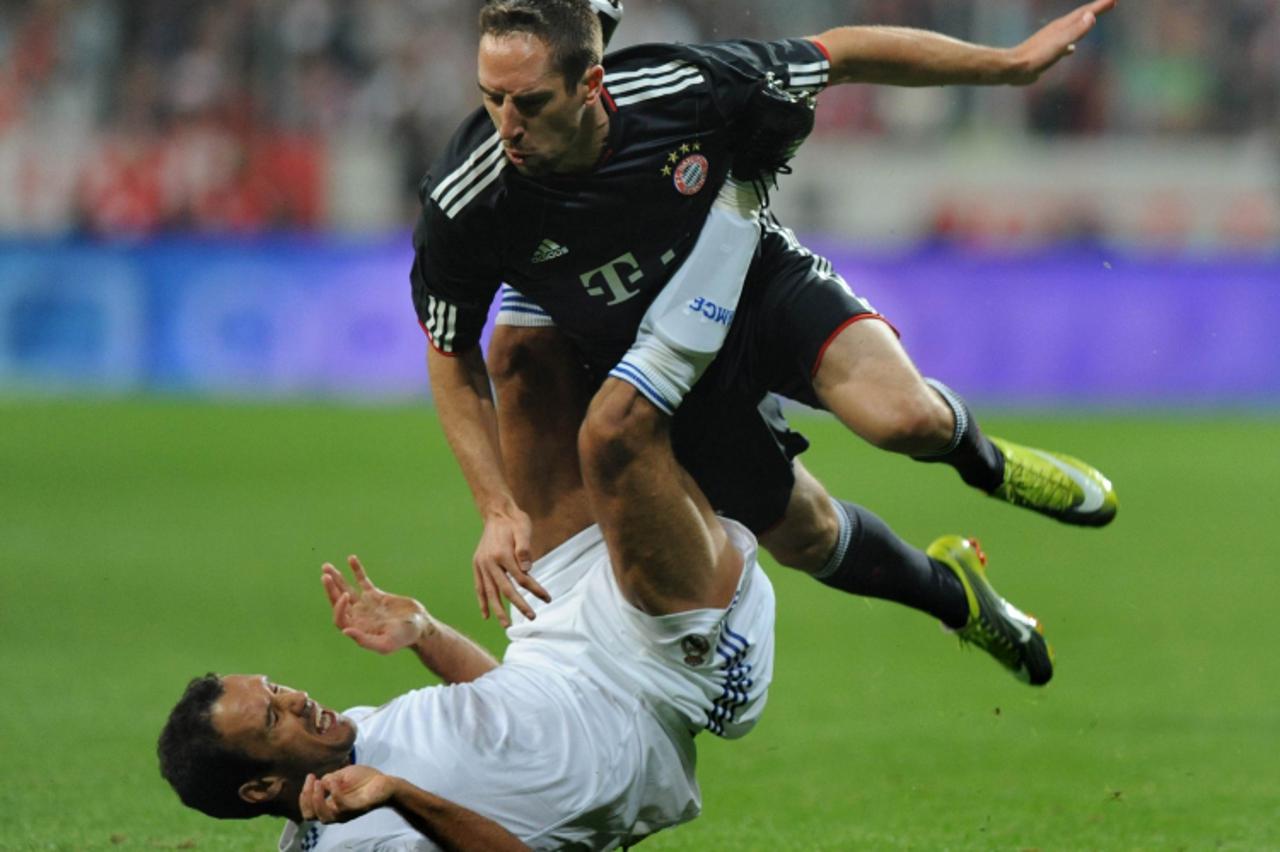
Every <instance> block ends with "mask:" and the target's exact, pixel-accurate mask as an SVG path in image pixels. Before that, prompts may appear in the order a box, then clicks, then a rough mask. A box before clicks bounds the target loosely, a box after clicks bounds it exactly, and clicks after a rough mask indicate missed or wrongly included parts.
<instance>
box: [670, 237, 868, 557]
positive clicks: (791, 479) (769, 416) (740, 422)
mask: <svg viewBox="0 0 1280 852" xmlns="http://www.w3.org/2000/svg"><path fill="white" fill-rule="evenodd" d="M875 315H876V314H875V311H874V310H873V309H872V308H871V306H870V305H869V304H867V303H866V302H865V301H864V300H862V299H860V298H859V297H857V296H855V295H854V294H853V292H852V291H851V290H850V289H849V286H848V285H847V284H846V283H845V282H844V279H842V278H841V277H840V276H839V275H837V274H836V273H835V271H834V270H833V269H832V267H831V264H830V263H829V262H828V261H827V260H826V259H825V258H822V257H818V256H817V255H814V254H813V253H811V252H810V251H808V250H807V249H805V248H803V247H802V246H801V245H800V244H799V243H798V242H797V241H796V239H795V237H794V235H792V234H791V232H790V231H787V230H785V229H782V228H780V227H777V226H773V227H770V228H768V229H767V230H766V231H765V234H764V237H763V239H762V240H761V245H760V249H759V252H758V254H757V256H756V259H755V261H754V262H753V263H752V265H751V268H750V270H749V271H748V273H747V280H746V283H745V286H744V288H743V294H742V299H741V301H740V302H739V305H738V312H737V314H736V316H735V317H734V321H733V327H732V328H731V329H730V331H729V337H728V339H727V340H726V341H725V345H724V348H723V349H722V350H721V351H720V355H719V356H717V358H716V360H715V362H714V363H713V364H712V365H711V367H710V368H708V370H707V372H706V374H705V375H704V376H703V377H702V379H701V380H700V381H699V382H698V384H697V385H696V386H695V387H694V389H693V390H692V391H691V392H690V393H689V395H688V396H687V397H686V398H685V400H684V402H683V403H682V404H681V406H680V408H679V409H677V410H676V414H675V419H674V421H673V423H672V433H671V438H672V445H673V448H674V449H675V454H676V458H677V459H678V460H679V461H680V463H681V465H683V466H684V468H685V469H686V470H688V471H689V473H690V474H692V475H693V478H694V479H695V480H696V481H697V482H698V484H699V485H700V486H701V487H702V490H703V491H704V492H706V495H707V498H708V499H709V500H710V501H711V504H712V506H714V507H715V508H716V510H717V511H718V512H721V513H723V514H725V515H728V516H729V517H731V518H733V519H735V520H737V521H739V522H741V523H743V524H745V525H746V526H747V527H749V528H751V530H752V531H754V532H757V533H759V532H763V531H764V530H767V529H769V528H770V527H772V526H773V525H775V524H776V523H777V522H778V521H780V520H781V519H782V515H783V513H784V512H785V511H786V508H787V502H788V501H789V500H790V499H791V490H792V488H793V487H794V485H795V473H794V472H793V470H792V460H793V459H794V458H795V457H796V456H797V455H799V454H800V453H802V452H804V451H805V450H806V449H807V448H808V446H809V442H808V441H807V440H805V438H804V436H803V435H801V434H800V433H799V432H796V431H794V430H792V429H791V428H790V426H789V425H788V424H787V421H786V418H785V417H784V416H783V412H782V408H781V406H780V405H779V403H778V401H777V400H776V399H775V398H774V397H773V396H771V394H779V395H782V396H785V397H788V398H790V399H794V400H797V401H799V402H803V403H805V404H807V405H810V406H813V407H817V408H820V407H821V403H820V402H819V401H818V398H817V395H816V394H815V393H814V391H813V376H814V373H816V371H817V368H818V366H819V364H820V363H821V358H822V355H823V353H824V352H825V350H826V347H827V346H828V344H830V342H831V341H832V340H833V339H834V338H835V336H836V335H837V334H838V333H839V332H840V331H841V330H842V329H844V328H845V327H846V326H848V325H849V324H850V323H852V322H856V321H857V320H858V319H860V318H864V317H867V316H875Z"/></svg>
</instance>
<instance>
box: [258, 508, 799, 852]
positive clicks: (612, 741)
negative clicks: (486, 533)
mask: <svg viewBox="0 0 1280 852" xmlns="http://www.w3.org/2000/svg"><path fill="white" fill-rule="evenodd" d="M724 523H725V527H726V529H727V530H728V532H729V535H730V538H731V539H732V541H733V542H734V544H735V546H736V547H737V548H738V549H739V550H740V551H741V552H742V554H743V557H744V567H743V573H742V578H741V580H740V581H739V584H738V590H737V593H736V594H735V596H734V600H733V603H732V604H731V605H730V606H729V607H728V608H727V609H704V610H694V611H690V612H684V613H679V614H676V615H668V616H660V617H653V616H648V615H645V614H644V613H642V612H640V611H639V610H637V609H635V608H634V607H633V606H631V605H630V604H629V603H628V602H627V601H626V600H625V599H624V598H623V596H622V594H621V591H620V590H619V588H618V585H617V582H616V580H615V578H614V574H613V570H612V568H611V566H610V564H609V558H608V553H607V550H606V548H605V545H604V539H603V537H602V536H601V534H600V530H599V528H597V527H590V528H588V529H586V530H584V531H583V532H581V533H579V534H578V535H577V536H575V537H573V538H572V539H570V540H569V541H567V542H565V543H564V544H563V545H561V546H560V547H558V548H556V549H555V550H554V551H552V552H551V553H549V554H548V555H547V556H546V557H544V558H543V559H540V560H538V562H537V563H536V564H535V565H534V568H533V574H534V576H535V577H536V578H537V580H538V582H539V583H541V584H542V585H543V587H544V588H546V590H547V591H548V592H549V593H550V594H551V596H552V602H551V603H549V604H546V603H542V602H541V601H538V600H536V599H533V598H529V602H530V604H531V605H532V606H533V607H534V609H535V611H536V612H537V619H536V620H535V621H528V620H526V619H524V618H523V617H521V616H520V615H519V613H517V612H514V611H513V613H512V621H513V625H512V627H511V628H510V629H509V630H508V631H507V635H508V638H509V639H510V645H509V646H508V648H507V651H506V655H505V657H504V660H503V664H502V665H500V666H498V667H497V668H496V669H494V670H493V671H491V672H489V673H487V674H485V675H484V676H483V677H481V678H478V679H477V680H475V681H473V682H471V683H465V684H454V685H451V686H435V687H428V688H426V689H419V690H416V691H414V692H410V693H407V694H406V695H402V696H400V697H399V698H396V699H394V700H393V701H391V702H389V703H387V704H385V705H383V706H382V707H379V708H376V709H375V708H368V707H362V708H356V709H354V710H351V711H348V716H350V717H351V718H352V720H353V721H355V722H356V725H357V737H356V744H355V754H356V761H357V762H358V763H361V764H367V765H370V766H374V767H376V768H377V769H379V770H381V771H383V772H385V773H387V774H390V775H397V776H400V777H403V778H405V779H407V780H408V781H410V782H411V783H413V784H414V785H416V786H418V787H420V788H422V789H424V790H427V791H429V792H431V793H434V794H436V795H438V796H441V797H443V798H445V799H449V800H451V801H454V802H457V803H458V804H460V805H463V806H465V807H467V808H470V809H471V810H473V811H475V812H477V813H479V814H482V815H484V816H487V817H489V818H491V819H493V820H495V821H496V822H498V823H499V824H501V825H502V826H503V827H505V828H506V829H507V830H508V831H511V832H512V833H513V834H515V835H516V836H518V837H520V838H521V839H522V840H523V841H524V842H525V843H527V844H529V845H530V846H531V847H533V848H535V849H566V848H567V849H614V848H617V847H619V846H623V845H631V844H633V843H636V842H638V841H639V840H641V839H642V838H644V837H645V836H647V835H649V834H652V833H653V832H655V831H658V830H659V829H662V828H666V827H668V826H672V825H677V824H679V823H682V822H686V821H688V820H690V819H693V818H694V817H695V816H697V814H698V812H699V811H700V810H701V793H700V791H699V789H698V783H697V779H696V778H695V776H694V764H695V751H694V743H693V738H694V735H695V734H697V733H698V732H699V731H701V730H703V729H706V730H710V731H712V732H713V733H716V734H719V735H721V736H727V737H736V736H741V735H743V734H745V733H746V732H747V731H748V730H750V729H751V727H753V726H754V725H755V723H756V721H757V720H758V719H759V716H760V713H761V711H762V710H763V709H764V704H765V697H766V693H767V689H768V685H769V681H770V678H771V676H772V669H773V622H774V598H773V588H772V586H771V585H770V583H769V579H768V578H767V577H766V576H765V574H764V572H763V571H762V570H760V566H759V565H758V563H757V562H756V553H755V539H754V538H753V537H752V535H751V533H749V532H748V531H747V530H746V529H745V528H744V527H741V526H740V525H738V524H736V523H734V522H732V521H725V522H724ZM436 848H437V847H436V846H435V845H434V844H432V843H431V841H430V840H428V839H427V838H425V837H423V836H422V835H421V834H419V833H418V832H416V831H415V830H414V829H413V828H411V827H410V826H409V824H408V823H407V822H405V821H404V819H403V818H401V817H400V816H399V815H398V814H397V813H395V812H394V811H393V810H391V809H390V808H382V809H379V810H376V811H373V812H371V813H369V814H366V815H365V816H363V817H360V818H359V819H356V820H352V821H351V822H349V823H346V824H342V825H328V826H326V825H321V824H319V823H311V822H308V823H303V824H302V825H295V824H293V823H290V824H289V825H288V827H286V829H285V832H284V835H283V836H282V837H281V839H280V849H281V850H282V852H327V850H355V849H361V850H433V849H436Z"/></svg>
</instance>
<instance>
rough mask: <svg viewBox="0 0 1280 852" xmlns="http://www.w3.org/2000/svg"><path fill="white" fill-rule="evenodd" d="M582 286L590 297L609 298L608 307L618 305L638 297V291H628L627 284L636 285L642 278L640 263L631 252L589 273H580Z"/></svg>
mask: <svg viewBox="0 0 1280 852" xmlns="http://www.w3.org/2000/svg"><path fill="white" fill-rule="evenodd" d="M581 277H582V286H583V287H586V288H587V294H588V295H591V296H609V297H611V298H610V300H609V305H610V307H612V306H613V305H620V304H622V303H623V302H625V301H627V300H628V299H632V298H634V297H636V296H638V295H640V291H639V290H628V289H627V285H628V284H638V283H640V281H641V280H642V279H643V278H644V272H643V271H641V269H640V261H638V260H636V256H635V255H634V254H632V253H631V252H627V253H626V254H624V255H622V256H621V257H615V258H614V259H613V260H611V261H609V262H608V263H606V264H605V265H604V266H601V267H600V268H598V269H592V270H591V271H590V272H584V273H582V276H581Z"/></svg>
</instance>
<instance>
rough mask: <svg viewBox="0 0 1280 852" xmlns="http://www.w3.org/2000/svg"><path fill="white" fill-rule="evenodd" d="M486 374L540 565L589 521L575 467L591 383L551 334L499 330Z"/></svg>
mask: <svg viewBox="0 0 1280 852" xmlns="http://www.w3.org/2000/svg"><path fill="white" fill-rule="evenodd" d="M488 368H489V377H490V379H491V380H492V382H493V389H494V394H495V396H496V397H497V405H498V439H499V443H500V445H501V449H502V463H503V466H504V467H505V468H506V472H507V477H508V481H509V482H510V483H511V490H512V492H513V494H514V496H515V499H516V502H517V504H518V505H519V506H520V507H521V508H522V509H523V510H524V511H525V512H526V513H527V514H528V515H529V519H530V521H531V522H532V525H533V531H532V539H531V541H530V550H531V556H532V558H533V559H538V558H539V557H541V556H542V555H543V554H545V553H546V552H547V551H548V550H550V549H551V548H552V547H555V546H556V545H557V544H559V543H560V542H562V541H565V540H566V539H568V538H569V537H570V536H572V535H574V534H576V533H577V532H579V531H580V530H582V529H584V528H586V527H587V526H590V524H591V522H592V521H591V506H590V502H589V500H588V498H587V492H586V489H585V487H584V486H583V483H582V474H581V469H580V467H579V465H578V427H579V426H580V425H581V424H582V419H583V417H584V416H585V414H586V410H587V403H588V402H590V399H591V393H590V383H589V380H588V377H587V375H586V374H585V373H584V372H583V371H582V370H581V369H580V368H579V367H578V366H577V363H576V361H575V360H574V358H573V353H572V351H571V347H570V345H569V343H568V341H567V340H566V339H565V338H564V336H563V335H562V334H561V333H560V332H559V331H558V330H557V329H555V328H554V327H541V328H523V327H517V326H509V325H498V326H497V327H496V328H495V329H494V333H493V340H492V342H491V343H490V345H489V353H488Z"/></svg>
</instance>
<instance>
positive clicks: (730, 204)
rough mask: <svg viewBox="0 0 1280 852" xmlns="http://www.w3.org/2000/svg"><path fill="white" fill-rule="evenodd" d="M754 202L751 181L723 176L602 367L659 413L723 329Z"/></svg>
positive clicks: (754, 223)
mask: <svg viewBox="0 0 1280 852" xmlns="http://www.w3.org/2000/svg"><path fill="white" fill-rule="evenodd" d="M760 207H761V203H760V197H759V195H758V193H757V191H756V189H755V187H754V186H753V185H752V184H750V183H741V182H739V181H736V180H734V179H733V178H729V179H727V180H726V181H725V184H724V186H723V187H721V189H720V193H719V195H718V196H717V198H716V201H715V203H714V204H713V205H712V207H711V212H710V213H708V214H707V221H706V223H705V224H704V225H703V227H702V231H701V233H700V234H699V235H698V240H697V242H696V243H695V244H694V247H693V251H692V252H690V253H689V256H688V257H687V258H685V261H684V263H682V264H681V265H680V268H679V269H677V270H676V271H675V274H674V275H672V276H671V280H670V281H669V282H667V285H666V286H665V287H663V288H662V292H660V293H659V294H658V297H657V298H656V299H654V300H653V304H651V305H650V306H649V310H648V311H647V312H646V313H645V315H644V319H643V320H641V322H640V331H639V333H638V334H637V335H636V342H635V343H634V344H632V347H631V349H630V350H629V351H628V352H627V354H626V355H625V356H623V358H622V360H621V361H619V362H618V365H617V366H616V367H614V368H613V370H612V371H611V372H610V373H609V375H611V376H613V377H614V378H617V379H621V380H623V381H625V382H629V383H630V384H632V385H634V386H635V387H636V389H637V390H639V391H640V392H641V393H642V394H643V395H644V396H645V397H646V398H647V399H648V400H649V401H650V402H652V403H653V404H654V405H655V406H657V407H658V408H659V409H660V410H662V411H663V412H665V413H667V414H672V413H674V412H675V409H676V408H677V407H679V405H680V402H681V400H683V399H684V397H685V394H687V393H688V392H689V389H690V388H692V387H693V385H694V383H695V382H697V381H698V379H699V377H701V376H702V373H703V372H704V371H705V370H706V368H707V367H708V366H709V365H710V364H711V362H712V361H714V360H715V357H716V355H717V354H718V353H719V352H720V347H722V346H723V345H724V341H725V338H726V337H727V336H728V334H729V328H730V326H731V325H732V324H733V316H734V312H735V311H736V310H737V308H738V300H739V298H741V296H742V285H743V282H744V281H745V279H746V277H747V269H748V268H749V267H750V266H751V261H752V259H753V258H754V257H755V251H756V246H757V245H758V244H759V242H760V223H759V213H760Z"/></svg>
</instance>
